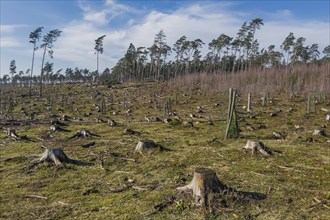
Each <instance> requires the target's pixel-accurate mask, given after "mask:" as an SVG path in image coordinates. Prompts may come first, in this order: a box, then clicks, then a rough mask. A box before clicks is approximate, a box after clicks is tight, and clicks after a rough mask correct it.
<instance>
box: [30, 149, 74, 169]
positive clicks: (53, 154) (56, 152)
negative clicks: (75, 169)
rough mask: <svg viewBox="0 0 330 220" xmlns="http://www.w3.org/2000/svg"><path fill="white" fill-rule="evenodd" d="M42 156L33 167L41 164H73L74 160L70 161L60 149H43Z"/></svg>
mask: <svg viewBox="0 0 330 220" xmlns="http://www.w3.org/2000/svg"><path fill="white" fill-rule="evenodd" d="M44 148H45V147H44ZM45 149H46V150H45V152H44V153H43V155H42V156H41V157H40V158H39V159H38V160H37V162H36V163H35V164H34V165H37V164H39V163H42V162H53V163H55V165H61V164H62V163H74V160H72V159H70V158H69V157H68V156H66V154H65V153H64V152H63V150H62V148H52V149H51V148H45Z"/></svg>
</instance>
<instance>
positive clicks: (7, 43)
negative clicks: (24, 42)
mask: <svg viewBox="0 0 330 220" xmlns="http://www.w3.org/2000/svg"><path fill="white" fill-rule="evenodd" d="M20 46H21V43H20V42H19V41H18V40H17V39H16V38H14V37H1V39H0V47H1V48H9V47H20Z"/></svg>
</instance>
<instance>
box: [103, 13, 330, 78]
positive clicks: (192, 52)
mask: <svg viewBox="0 0 330 220" xmlns="http://www.w3.org/2000/svg"><path fill="white" fill-rule="evenodd" d="M263 25H264V23H263V19H261V18H255V19H253V20H251V21H250V22H244V23H243V24H242V26H241V28H240V29H239V30H238V32H237V34H236V36H235V37H230V36H228V35H226V34H224V33H222V34H220V35H219V37H218V38H216V39H213V40H211V42H209V43H208V49H209V52H208V53H207V54H206V56H205V57H204V58H202V56H201V49H202V47H203V46H204V45H205V43H204V42H203V41H202V40H201V39H194V40H189V39H188V38H187V37H186V36H182V37H180V38H179V39H178V40H177V41H176V42H175V43H174V45H173V46H172V47H170V46H169V45H168V44H167V43H166V34H165V33H164V31H163V30H160V31H159V33H157V34H156V35H155V38H154V42H153V44H152V45H151V46H150V47H137V48H136V47H135V46H134V45H133V44H132V43H131V44H130V45H129V47H128V49H127V52H126V54H125V55H124V56H123V57H122V58H121V59H120V60H119V61H118V63H117V64H116V65H115V66H114V67H113V68H112V69H111V74H110V75H108V76H107V77H108V78H110V79H116V80H118V81H127V80H137V81H142V80H146V79H149V80H157V81H158V80H170V79H175V78H176V77H178V76H183V75H187V74H192V73H210V74H228V73H238V72H242V71H243V72H244V71H249V70H251V69H254V70H255V69H260V70H263V69H266V68H267V69H269V68H279V67H283V66H285V67H287V66H294V65H296V64H298V63H305V64H307V63H315V62H322V61H324V60H327V59H329V58H330V45H328V46H327V47H325V48H324V50H323V53H324V56H323V57H322V59H319V58H320V51H319V45H318V44H316V43H314V44H312V45H305V41H306V38H304V37H298V38H296V37H295V36H294V34H293V33H289V35H288V36H287V37H286V38H285V39H284V41H283V43H282V44H281V45H280V49H281V50H280V51H277V50H276V49H275V48H276V46H275V45H270V46H268V47H267V48H262V49H260V44H259V42H258V39H256V38H255V34H256V32H257V30H259V29H260V28H261V27H262V26H263ZM171 54H172V55H173V56H172V57H174V59H172V60H167V58H168V57H169V55H171Z"/></svg>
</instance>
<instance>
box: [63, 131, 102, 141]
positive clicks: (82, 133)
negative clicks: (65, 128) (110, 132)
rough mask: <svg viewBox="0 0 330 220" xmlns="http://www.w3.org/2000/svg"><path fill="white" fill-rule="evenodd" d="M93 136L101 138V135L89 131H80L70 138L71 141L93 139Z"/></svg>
mask: <svg viewBox="0 0 330 220" xmlns="http://www.w3.org/2000/svg"><path fill="white" fill-rule="evenodd" d="M91 136H95V137H99V135H96V134H93V133H91V132H90V131H89V130H79V131H77V133H75V134H74V135H72V136H71V137H69V139H73V138H77V137H91Z"/></svg>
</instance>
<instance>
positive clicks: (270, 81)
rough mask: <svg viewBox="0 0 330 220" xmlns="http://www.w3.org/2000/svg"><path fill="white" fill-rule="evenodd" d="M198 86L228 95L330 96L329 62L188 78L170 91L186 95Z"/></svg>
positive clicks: (177, 80)
mask: <svg viewBox="0 0 330 220" xmlns="http://www.w3.org/2000/svg"><path fill="white" fill-rule="evenodd" d="M196 85H199V87H200V88H201V90H202V91H203V92H205V93H209V92H223V91H228V89H229V88H238V90H239V91H240V92H241V93H242V94H247V93H248V92H251V93H252V94H260V93H261V92H265V91H267V92H272V93H274V92H281V93H286V94H288V95H297V94H300V95H301V94H304V93H310V92H320V93H324V94H325V95H326V96H327V97H329V96H330V62H325V63H322V64H306V65H303V64H301V65H297V66H295V67H283V68H278V69H277V68H272V69H265V70H260V69H255V70H251V71H246V72H240V73H234V74H230V73H227V74H206V73H202V74H190V75H185V76H180V77H179V78H178V79H176V80H175V81H173V82H172V89H173V90H178V89H179V90H180V89H181V88H183V90H185V91H188V90H192V89H194V86H196Z"/></svg>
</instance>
